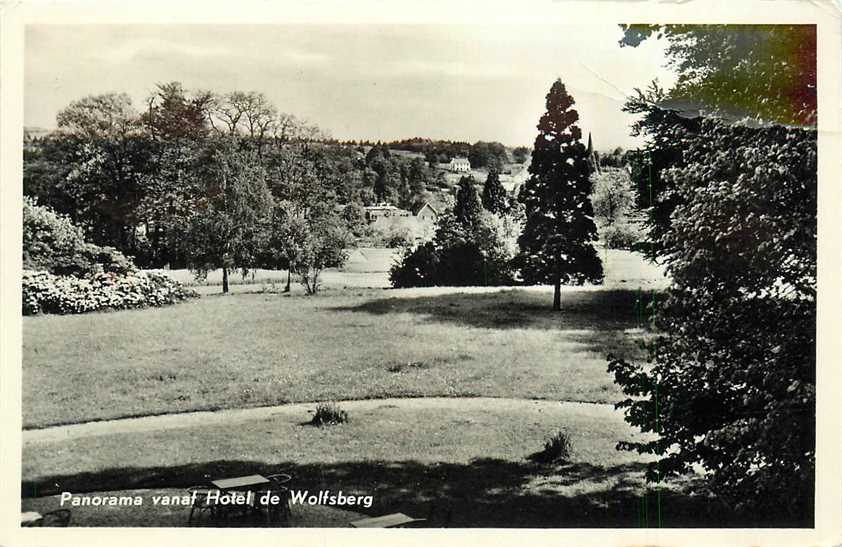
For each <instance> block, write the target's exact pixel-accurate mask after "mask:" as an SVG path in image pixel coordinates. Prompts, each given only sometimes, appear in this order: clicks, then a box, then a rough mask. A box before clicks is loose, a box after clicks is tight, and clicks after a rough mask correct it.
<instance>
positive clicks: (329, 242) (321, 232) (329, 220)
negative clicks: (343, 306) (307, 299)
mask: <svg viewBox="0 0 842 547" xmlns="http://www.w3.org/2000/svg"><path fill="white" fill-rule="evenodd" d="M289 226H290V227H291V228H292V229H291V230H290V232H289V234H290V235H289V240H290V243H291V246H293V247H294V248H295V252H294V256H295V258H294V260H292V261H291V262H290V270H291V271H292V272H293V273H295V274H296V275H297V276H298V280H299V282H300V283H301V285H302V286H303V287H304V290H305V291H306V292H307V294H310V295H312V294H316V293H317V292H319V289H320V288H321V274H322V271H324V269H325V268H331V267H340V266H342V264H344V263H345V260H347V258H348V255H347V252H346V251H345V249H346V248H347V247H348V246H349V245H350V243H351V242H350V241H348V238H347V231H346V229H345V225H344V223H343V222H342V221H341V220H340V219H339V218H337V217H335V216H324V217H310V218H307V219H290V221H289Z"/></svg>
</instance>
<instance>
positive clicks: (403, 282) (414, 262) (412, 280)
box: [389, 241, 439, 288]
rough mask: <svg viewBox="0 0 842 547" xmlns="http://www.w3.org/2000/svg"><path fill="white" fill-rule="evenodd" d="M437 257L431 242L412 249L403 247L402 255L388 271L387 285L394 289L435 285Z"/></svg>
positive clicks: (437, 267) (437, 270)
mask: <svg viewBox="0 0 842 547" xmlns="http://www.w3.org/2000/svg"><path fill="white" fill-rule="evenodd" d="M438 272H439V255H438V253H437V252H436V247H435V245H434V244H433V242H432V241H428V242H426V243H423V244H421V245H419V246H418V247H416V248H415V249H413V248H412V247H408V246H407V247H404V250H403V253H402V255H401V256H400V257H399V258H398V260H397V261H396V262H395V264H393V265H392V267H391V269H390V270H389V283H391V284H392V287H395V288H404V287H433V286H435V285H436V284H437V281H438Z"/></svg>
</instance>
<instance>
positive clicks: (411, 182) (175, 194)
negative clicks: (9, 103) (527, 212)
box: [23, 82, 446, 271]
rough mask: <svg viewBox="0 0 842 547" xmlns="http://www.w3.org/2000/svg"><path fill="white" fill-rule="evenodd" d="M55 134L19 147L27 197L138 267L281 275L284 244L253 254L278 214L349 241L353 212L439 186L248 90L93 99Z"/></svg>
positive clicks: (413, 168)
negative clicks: (139, 102) (339, 229)
mask: <svg viewBox="0 0 842 547" xmlns="http://www.w3.org/2000/svg"><path fill="white" fill-rule="evenodd" d="M57 122H58V130H57V131H54V132H52V133H50V134H48V135H46V136H45V137H42V138H40V139H38V140H37V142H34V143H28V145H27V146H26V147H25V149H24V181H23V191H24V194H25V195H26V196H28V197H32V198H34V199H36V200H37V202H38V203H39V204H41V205H44V206H48V207H50V208H51V209H52V210H54V211H56V212H57V213H59V214H62V215H66V216H67V217H68V218H69V219H70V220H71V221H72V222H73V223H75V224H76V225H77V226H79V227H80V228H81V229H83V231H84V233H85V237H86V238H87V239H88V240H90V241H91V242H92V243H94V244H97V245H103V246H109V247H114V248H115V249H117V250H119V251H121V252H123V253H125V254H127V255H130V256H132V257H134V260H135V262H136V263H137V265H138V266H140V267H143V268H154V267H161V266H163V265H171V266H173V267H184V266H190V267H191V268H195V269H197V270H199V271H202V270H204V269H209V268H216V267H225V268H226V270H227V269H231V268H254V267H279V266H285V265H287V262H289V261H290V260H292V258H291V253H292V251H291V250H290V248H289V246H287V248H286V249H285V250H279V249H274V250H263V251H258V250H257V247H256V245H257V243H258V240H259V239H261V237H263V235H265V234H264V232H265V231H266V230H264V227H265V226H277V225H278V224H279V221H278V218H276V217H278V216H279V215H287V216H289V217H290V218H292V219H294V222H298V221H299V220H300V221H307V222H310V223H311V224H313V222H315V219H319V220H318V222H319V223H327V224H337V225H338V224H343V223H344V225H343V229H344V230H345V232H346V233H345V235H343V237H344V238H346V239H347V238H348V237H351V236H356V237H360V236H365V235H366V226H365V222H364V219H363V218H362V216H361V214H360V210H361V207H362V206H364V205H370V204H373V203H375V202H383V201H387V202H390V203H393V204H395V205H397V206H399V207H402V208H406V209H412V208H414V207H417V206H419V205H421V204H423V203H424V202H425V201H426V200H428V199H430V197H431V194H430V192H429V190H428V189H436V187H437V186H440V187H444V186H446V183H445V182H444V181H443V177H438V178H436V177H435V176H434V172H433V170H431V169H430V168H429V167H428V165H427V163H426V162H425V161H424V160H422V159H421V158H406V157H400V156H398V155H396V154H391V153H390V152H389V149H388V147H386V146H374V147H371V148H370V149H367V150H366V148H364V147H361V146H357V147H353V146H343V145H339V144H336V143H335V141H331V140H330V139H328V138H327V137H326V135H325V134H324V133H323V132H322V131H321V130H319V129H318V128H316V127H314V126H312V125H309V124H307V123H304V122H302V121H301V120H298V119H297V118H295V116H293V115H289V114H285V113H281V112H279V111H278V110H277V109H276V108H275V107H274V106H273V105H272V104H271V103H270V102H269V101H268V100H267V99H266V98H265V96H263V95H262V94H261V93H256V92H239V91H237V92H231V93H226V94H214V93H210V92H188V91H187V90H185V89H184V88H183V87H182V86H181V85H180V84H179V83H177V82H173V83H169V84H164V85H159V86H158V87H157V89H156V91H155V92H154V93H153V94H152V95H151V96H150V97H149V98H148V100H147V102H146V104H144V105H143V107H142V109H141V110H138V109H136V108H135V107H134V106H133V105H132V104H131V101H130V99H129V97H128V96H127V95H125V94H107V95H99V96H91V97H86V98H83V99H80V100H78V101H75V102H73V103H71V104H70V105H68V106H67V107H66V108H65V109H64V110H62V111H61V112H60V113H59V114H58V116H57ZM342 206H348V207H350V210H349V211H347V212H346V211H343V210H341V209H342ZM343 213H347V214H343ZM273 219H274V220H273ZM311 221H313V222H311ZM290 222H293V221H292V220H290ZM287 224H289V223H287ZM299 228H302V227H299ZM299 235H301V234H299ZM275 236H277V234H275ZM275 236H273V237H275ZM264 239H266V238H264ZM269 239H270V240H271V239H272V238H269ZM263 243H265V241H264V242H261V244H263ZM276 243H277V242H276ZM281 256H283V257H285V258H283V259H281V258H280V257H281Z"/></svg>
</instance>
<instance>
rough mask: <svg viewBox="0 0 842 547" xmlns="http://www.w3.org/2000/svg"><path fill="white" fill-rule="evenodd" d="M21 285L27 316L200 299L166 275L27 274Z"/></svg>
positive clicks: (25, 272) (128, 307) (140, 306)
mask: <svg viewBox="0 0 842 547" xmlns="http://www.w3.org/2000/svg"><path fill="white" fill-rule="evenodd" d="M21 285H22V290H23V306H22V307H23V314H24V315H36V314H39V313H60V314H68V313H85V312H90V311H96V310H106V309H111V310H125V309H131V308H146V307H151V306H164V305H166V304H175V303H177V302H181V301H183V300H186V299H187V298H192V297H195V296H198V295H197V294H196V293H195V292H194V291H193V290H190V289H186V288H184V287H183V286H182V285H181V284H180V283H178V282H177V281H174V280H172V279H170V278H169V277H167V276H166V275H165V274H162V273H158V272H143V271H135V272H130V273H127V274H124V275H120V274H116V273H114V272H99V273H95V274H93V275H92V276H90V277H86V278H80V277H73V276H60V275H53V274H51V273H48V272H34V271H31V270H24V272H23V279H22V283H21Z"/></svg>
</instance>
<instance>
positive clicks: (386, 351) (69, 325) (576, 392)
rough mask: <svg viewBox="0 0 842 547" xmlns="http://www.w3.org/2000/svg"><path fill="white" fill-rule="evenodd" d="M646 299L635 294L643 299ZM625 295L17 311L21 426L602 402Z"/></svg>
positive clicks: (243, 299) (449, 293)
mask: <svg viewBox="0 0 842 547" xmlns="http://www.w3.org/2000/svg"><path fill="white" fill-rule="evenodd" d="M643 296H644V297H645V295H643ZM640 297H641V293H638V292H636V291H632V290H620V289H617V290H593V289H588V288H567V289H566V290H565V292H564V294H563V299H562V300H563V310H562V311H561V312H553V311H552V310H550V305H551V299H552V296H551V294H550V293H548V292H546V291H542V290H526V289H517V290H503V291H491V292H489V291H474V292H471V291H468V292H464V293H463V292H458V291H457V290H455V289H450V290H440V289H432V290H418V289H411V290H405V291H383V290H354V291H351V290H343V291H331V290H328V291H326V292H325V293H323V294H322V295H320V296H318V297H304V296H280V295H278V294H235V295H229V296H204V297H202V298H200V299H197V300H194V301H191V302H188V303H184V304H179V305H175V306H170V307H165V308H156V309H147V310H130V311H121V312H112V313H91V314H85V315H77V316H42V317H25V318H23V419H24V424H25V426H26V427H39V426H46V425H51V424H62V423H75V422H80V421H87V420H97V419H108V418H116V417H124V416H133V415H146V414H157V413H167V412H182V411H188V410H200V409H214V408H238V407H248V406H258V405H270V404H279V403H284V402H296V401H316V400H327V399H337V400H341V399H364V398H382V397H405V396H432V395H435V396H471V395H484V396H499V397H526V398H548V399H556V400H570V401H599V402H613V401H616V400H618V398H619V396H620V394H619V392H618V389H617V387H616V386H615V385H614V384H613V381H612V377H611V376H610V375H609V374H608V373H607V372H606V364H607V363H606V360H605V356H606V354H607V353H608V352H614V353H617V354H623V355H634V354H637V353H639V351H640V350H639V349H638V348H637V339H638V338H639V332H638V331H637V327H639V326H640V323H641V321H640V318H639V317H638V315H639V314H638V311H637V309H638V308H639V306H638V305H637V304H636V301H637V299H638V298H640Z"/></svg>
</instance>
